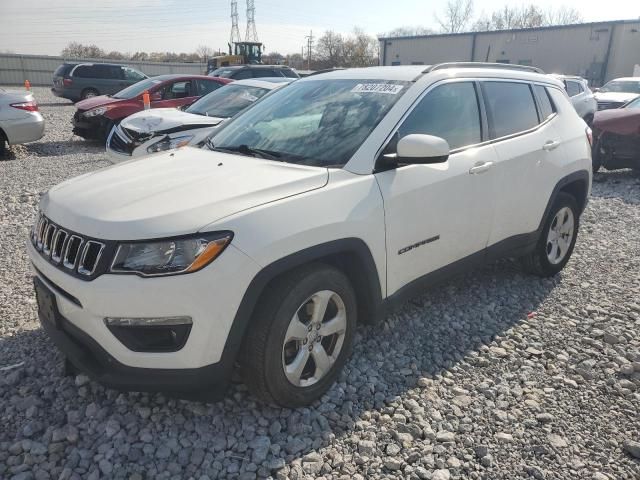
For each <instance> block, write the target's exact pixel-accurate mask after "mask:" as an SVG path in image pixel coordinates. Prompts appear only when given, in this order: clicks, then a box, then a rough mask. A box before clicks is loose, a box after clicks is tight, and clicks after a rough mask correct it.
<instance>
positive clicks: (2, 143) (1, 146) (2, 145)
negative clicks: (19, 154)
mask: <svg viewBox="0 0 640 480" xmlns="http://www.w3.org/2000/svg"><path fill="white" fill-rule="evenodd" d="M6 156H7V139H6V138H5V136H4V132H3V131H2V130H0V158H5V157H6Z"/></svg>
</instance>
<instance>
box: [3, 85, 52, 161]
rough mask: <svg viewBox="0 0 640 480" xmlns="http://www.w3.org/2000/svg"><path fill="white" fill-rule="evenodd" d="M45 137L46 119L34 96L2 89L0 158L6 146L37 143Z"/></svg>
mask: <svg viewBox="0 0 640 480" xmlns="http://www.w3.org/2000/svg"><path fill="white" fill-rule="evenodd" d="M43 135H44V119H43V118H42V115H40V112H39V111H38V104H37V103H36V100H35V98H33V94H32V93H31V92H30V91H25V90H4V89H2V88H0V158H1V157H3V156H4V154H5V148H6V144H7V143H8V144H9V145H18V144H21V143H28V142H35V141H36V140H39V139H41V138H42V136H43Z"/></svg>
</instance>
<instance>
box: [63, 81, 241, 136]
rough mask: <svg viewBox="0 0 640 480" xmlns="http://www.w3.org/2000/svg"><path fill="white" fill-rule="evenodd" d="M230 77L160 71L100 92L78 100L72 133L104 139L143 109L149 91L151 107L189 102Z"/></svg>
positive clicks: (186, 103)
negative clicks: (109, 91)
mask: <svg viewBox="0 0 640 480" xmlns="http://www.w3.org/2000/svg"><path fill="white" fill-rule="evenodd" d="M230 81H231V80H229V79H227V78H217V77H207V76H204V75H159V76H157V77H152V78H147V79H146V80H142V81H140V82H138V83H136V84H134V85H131V86H130V87H127V88H125V89H124V90H120V91H119V92H118V93H116V94H115V95H101V96H99V97H93V98H87V99H86V100H82V101H81V102H78V103H76V107H77V109H78V110H77V111H76V113H75V115H74V116H73V133H75V134H76V135H79V136H81V137H83V138H87V139H97V140H105V139H106V138H107V136H108V135H109V132H110V131H111V129H112V128H113V126H114V125H116V124H118V123H119V122H120V120H122V119H123V118H125V117H128V116H129V115H131V114H133V113H136V112H139V111H141V110H143V109H144V104H143V101H142V94H143V93H144V92H145V90H146V91H148V92H149V95H150V98H151V108H175V107H182V106H184V105H189V104H191V103H193V102H195V101H196V100H197V99H199V98H200V97H202V96H204V95H206V94H208V93H211V92H213V91H214V90H216V89H217V88H220V87H222V86H223V85H225V84H227V83H229V82H230Z"/></svg>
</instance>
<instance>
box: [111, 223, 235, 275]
mask: <svg viewBox="0 0 640 480" xmlns="http://www.w3.org/2000/svg"><path fill="white" fill-rule="evenodd" d="M232 238H233V233H231V232H216V233H203V234H197V235H193V236H190V237H186V238H185V237H182V238H173V239H171V238H169V239H167V240H158V241H153V242H134V243H121V244H120V245H119V246H118V251H117V253H116V257H115V259H114V260H113V263H112V265H111V269H110V271H111V273H137V274H138V275H142V276H143V277H153V276H160V275H177V274H180V273H192V272H197V271H198V270H200V269H202V268H204V267H206V266H207V265H209V264H210V263H211V262H213V261H214V260H215V259H216V258H217V257H218V256H219V255H220V254H221V253H222V252H223V251H224V249H225V248H227V245H229V243H231V239H232Z"/></svg>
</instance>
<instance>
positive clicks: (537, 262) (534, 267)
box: [520, 192, 580, 277]
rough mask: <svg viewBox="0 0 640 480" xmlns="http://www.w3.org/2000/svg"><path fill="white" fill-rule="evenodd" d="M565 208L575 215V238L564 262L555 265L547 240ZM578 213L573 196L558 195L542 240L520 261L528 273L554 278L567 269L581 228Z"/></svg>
mask: <svg viewBox="0 0 640 480" xmlns="http://www.w3.org/2000/svg"><path fill="white" fill-rule="evenodd" d="M565 207H566V208H569V209H571V211H572V213H573V221H574V227H573V237H572V238H571V241H570V243H569V248H568V250H567V252H566V254H565V256H564V258H563V259H562V261H560V262H559V263H555V264H554V263H552V262H551V261H550V260H549V257H548V255H547V248H548V243H547V239H548V235H549V230H550V229H551V226H552V224H553V223H554V220H555V217H556V215H557V214H558V212H559V211H560V210H561V209H563V208H565ZM578 212H579V211H578V204H577V203H576V199H575V198H574V197H573V196H572V195H569V194H568V193H564V192H560V193H558V196H557V198H556V200H555V202H554V203H553V206H552V207H551V211H549V215H548V217H547V218H546V220H545V224H544V227H543V229H542V232H541V234H540V239H539V240H538V243H537V244H536V247H535V249H534V251H533V252H531V253H530V254H528V255H525V256H524V257H522V258H521V259H520V260H521V263H522V267H523V269H524V270H525V271H526V272H528V273H532V274H534V275H538V276H540V277H553V276H554V275H556V274H558V273H559V272H560V271H561V270H562V269H563V268H564V267H565V265H566V264H567V262H568V261H569V259H570V258H571V254H572V253H573V248H574V247H575V244H576V240H577V238H578V230H579V227H580V217H579V215H578Z"/></svg>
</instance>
